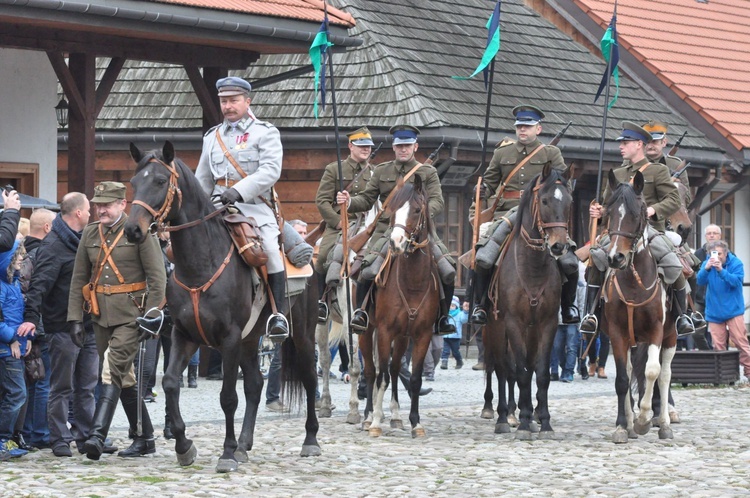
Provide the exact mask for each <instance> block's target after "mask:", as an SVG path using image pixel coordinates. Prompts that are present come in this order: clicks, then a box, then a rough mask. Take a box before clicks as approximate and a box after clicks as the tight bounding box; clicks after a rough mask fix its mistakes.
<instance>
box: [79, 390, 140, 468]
mask: <svg viewBox="0 0 750 498" xmlns="http://www.w3.org/2000/svg"><path fill="white" fill-rule="evenodd" d="M134 389H135V388H134ZM119 398H120V388H119V387H117V386H115V385H113V384H102V387H101V391H100V394H99V403H98V404H97V405H96V411H95V412H94V420H93V423H92V424H91V432H90V433H89V438H88V439H87V440H86V442H85V443H84V444H83V449H84V451H85V452H86V457H88V458H89V459H90V460H99V457H101V456H102V452H103V451H104V440H105V439H107V434H108V433H109V426H110V424H111V423H112V417H113V416H114V415H115V409H116V408H117V400H118V399H119Z"/></svg>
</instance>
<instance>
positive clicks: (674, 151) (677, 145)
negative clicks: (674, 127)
mask: <svg viewBox="0 0 750 498" xmlns="http://www.w3.org/2000/svg"><path fill="white" fill-rule="evenodd" d="M686 135H687V130H685V133H683V134H682V136H681V137H680V138H678V139H677V141H676V142H675V143H674V145H673V146H672V148H671V149H669V154H667V155H668V156H674V155H675V154H677V150H678V149H679V148H680V144H681V143H682V139H683V138H685V136H686Z"/></svg>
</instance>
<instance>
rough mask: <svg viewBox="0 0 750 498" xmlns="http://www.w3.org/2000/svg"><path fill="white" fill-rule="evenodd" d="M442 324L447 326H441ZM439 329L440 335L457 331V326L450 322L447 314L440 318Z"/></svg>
mask: <svg viewBox="0 0 750 498" xmlns="http://www.w3.org/2000/svg"><path fill="white" fill-rule="evenodd" d="M441 325H447V327H446V328H444V329H443V328H440V326H441ZM437 329H438V331H437V333H438V335H450V334H455V333H456V326H455V325H453V324H452V323H451V322H450V320H449V319H448V316H447V315H443V316H441V317H440V318H439V319H438V327H437Z"/></svg>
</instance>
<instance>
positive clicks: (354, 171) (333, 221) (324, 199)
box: [315, 156, 372, 231]
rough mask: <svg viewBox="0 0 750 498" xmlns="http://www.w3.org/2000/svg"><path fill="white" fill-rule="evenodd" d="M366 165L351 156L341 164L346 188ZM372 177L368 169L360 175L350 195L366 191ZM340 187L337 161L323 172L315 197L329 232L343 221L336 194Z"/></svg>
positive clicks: (351, 188)
mask: <svg viewBox="0 0 750 498" xmlns="http://www.w3.org/2000/svg"><path fill="white" fill-rule="evenodd" d="M366 165H367V162H366V161H364V162H361V163H357V162H356V161H354V159H352V157H351V156H349V157H347V158H346V160H345V161H343V162H342V163H341V172H342V173H343V175H344V176H343V180H344V181H343V183H344V188H346V186H347V185H349V183H351V181H352V180H354V177H356V176H357V175H358V174H359V173H360V172H361V171H362V168H364V167H365V166H366ZM371 177H372V168H368V170H367V171H365V172H364V173H363V174H362V175H360V177H359V178H358V179H357V181H356V182H354V183H353V184H352V186H351V187H349V193H350V194H351V195H352V197H354V196H356V195H357V194H359V193H360V192H362V191H363V190H364V189H365V187H366V186H367V182H368V181H369V180H370V178H371ZM339 187H340V182H339V166H338V161H336V162H332V163H331V164H329V165H328V166H326V169H325V171H324V172H323V178H322V179H321V180H320V185H319V186H318V193H317V195H316V196H315V205H316V206H317V207H318V211H319V212H320V215H321V216H322V217H323V219H324V220H325V222H326V224H327V225H328V226H327V227H326V231H328V229H333V230H336V225H337V224H338V223H339V221H340V220H341V214H340V208H339V205H338V204H336V193H337V192H338V191H339Z"/></svg>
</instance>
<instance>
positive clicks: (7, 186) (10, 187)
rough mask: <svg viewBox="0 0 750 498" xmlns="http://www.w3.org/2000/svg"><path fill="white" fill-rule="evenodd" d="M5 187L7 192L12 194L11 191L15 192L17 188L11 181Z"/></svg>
mask: <svg viewBox="0 0 750 498" xmlns="http://www.w3.org/2000/svg"><path fill="white" fill-rule="evenodd" d="M4 188H5V193H6V194H10V193H11V192H13V191H14V190H15V189H16V187H14V186H13V185H11V184H10V183H9V184H7V185H6V186H5V187H4Z"/></svg>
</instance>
